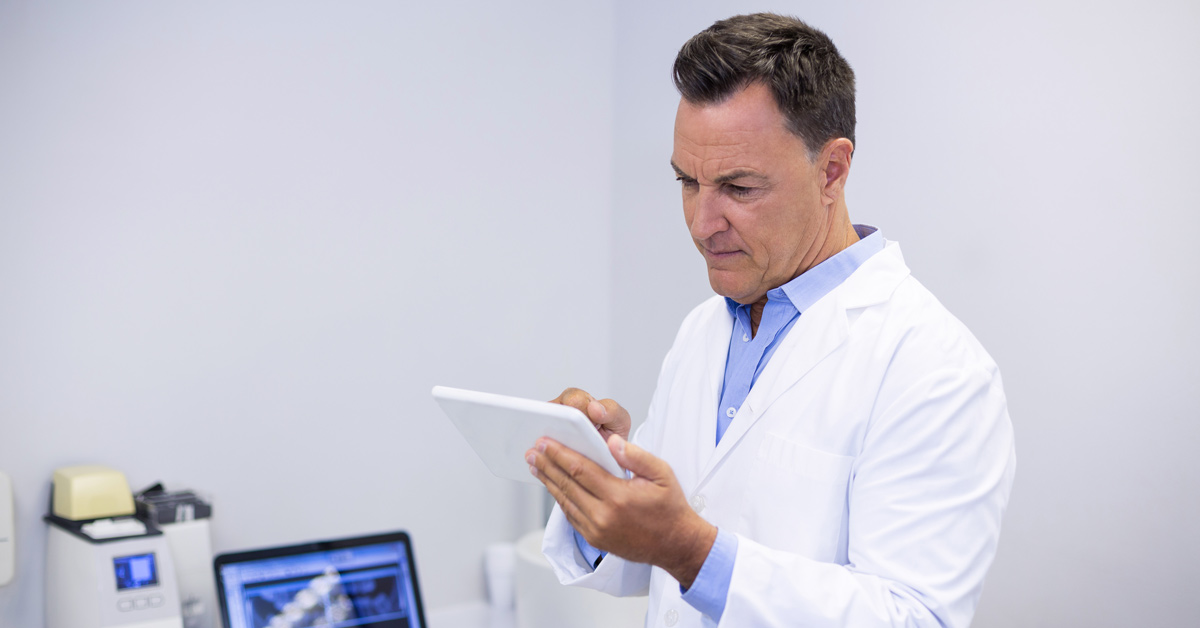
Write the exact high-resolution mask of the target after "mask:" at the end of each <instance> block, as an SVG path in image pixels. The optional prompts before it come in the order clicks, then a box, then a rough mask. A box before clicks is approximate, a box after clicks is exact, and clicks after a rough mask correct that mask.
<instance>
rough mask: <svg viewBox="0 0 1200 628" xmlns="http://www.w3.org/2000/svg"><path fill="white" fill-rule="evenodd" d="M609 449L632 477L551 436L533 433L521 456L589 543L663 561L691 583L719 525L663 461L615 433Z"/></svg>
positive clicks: (660, 564)
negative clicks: (698, 508) (692, 501)
mask: <svg viewBox="0 0 1200 628" xmlns="http://www.w3.org/2000/svg"><path fill="white" fill-rule="evenodd" d="M608 448H609V450H610V451H612V454H613V457H614V458H616V459H617V463H618V464H620V465H621V467H622V468H625V469H628V470H629V471H631V472H633V477H632V478H629V479H624V478H618V477H616V476H614V475H612V474H611V473H609V472H608V471H605V470H604V469H602V468H601V467H600V466H599V465H597V464H596V463H594V462H592V461H591V460H588V459H587V458H585V457H584V456H582V455H580V454H579V453H577V452H575V451H574V450H572V449H570V448H568V447H566V446H564V445H562V444H561V443H558V442H557V441H554V440H552V439H549V438H540V439H538V441H537V444H536V445H535V446H534V448H533V449H530V450H529V451H527V452H525V460H526V461H527V462H528V463H529V465H530V472H531V473H533V474H534V475H535V476H537V478H538V479H539V480H541V481H542V483H543V484H545V485H546V489H547V490H549V491H550V494H551V495H553V496H554V499H555V500H556V501H557V502H558V505H559V506H560V507H561V508H562V511H563V514H564V515H566V517H567V521H569V522H570V523H571V525H572V526H574V527H575V529H576V530H577V531H578V532H579V533H580V534H582V535H583V538H585V539H587V542H588V543H590V544H591V545H592V547H595V548H596V549H599V550H603V551H606V552H610V553H612V554H616V555H617V556H620V557H621V558H624V559H626V560H631V561H634V562H639V563H650V564H652V565H656V566H658V567H662V568H663V569H665V570H666V571H667V572H668V573H670V574H671V576H673V577H674V578H675V579H676V580H677V581H678V582H679V583H680V584H681V585H683V586H684V588H690V587H691V586H692V582H693V581H694V580H695V579H696V574H697V573H699V572H700V567H701V566H702V565H703V564H704V559H705V558H707V557H708V552H709V550H710V549H712V544H713V541H715V540H716V538H717V529H716V527H714V526H713V525H712V524H710V523H708V522H707V521H705V520H704V519H702V518H701V517H700V515H698V514H696V513H695V511H693V510H692V508H691V506H689V505H688V502H687V498H686V497H685V496H684V494H683V489H682V488H681V487H680V486H679V481H678V480H676V479H675V473H674V472H673V471H671V467H670V465H668V464H667V463H666V461H664V460H662V459H661V458H657V457H655V456H653V455H652V454H650V452H648V451H646V450H644V449H642V448H641V447H638V446H637V445H634V444H633V443H629V442H626V441H625V439H623V438H621V437H620V436H618V435H616V434H614V435H612V436H610V437H609V439H608Z"/></svg>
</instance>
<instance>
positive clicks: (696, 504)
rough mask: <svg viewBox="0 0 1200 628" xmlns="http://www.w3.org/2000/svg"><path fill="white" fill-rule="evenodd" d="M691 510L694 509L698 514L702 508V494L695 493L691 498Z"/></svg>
mask: <svg viewBox="0 0 1200 628" xmlns="http://www.w3.org/2000/svg"><path fill="white" fill-rule="evenodd" d="M692 510H695V511H696V514H700V511H702V510H704V496H703V495H697V496H695V497H693V498H692Z"/></svg>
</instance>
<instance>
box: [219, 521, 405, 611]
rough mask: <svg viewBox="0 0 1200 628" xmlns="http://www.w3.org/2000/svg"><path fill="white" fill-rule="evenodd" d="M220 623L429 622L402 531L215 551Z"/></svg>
mask: <svg viewBox="0 0 1200 628" xmlns="http://www.w3.org/2000/svg"><path fill="white" fill-rule="evenodd" d="M213 567H214V569H215V570H216V575H217V599H219V600H220V602H221V614H222V617H223V619H224V622H225V623H224V626H225V628H307V627H309V626H322V627H327V628H350V627H352V626H353V627H356V628H358V627H362V628H427V624H426V623H425V613H424V610H423V608H422V606H421V590H420V588H419V587H418V586H417V567H416V563H415V562H414V561H413V551H412V542H411V541H410V540H409V538H408V534H406V533H404V532H390V533H386V534H375V535H371V536H360V537H353V538H346V539H337V540H333V541H317V542H314V543H304V544H301V545H289V546H286V547H273V548H268V549H260V550H253V551H246V552H232V553H228V554H221V555H219V556H217V557H216V559H214V560H213Z"/></svg>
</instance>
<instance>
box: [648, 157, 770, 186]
mask: <svg viewBox="0 0 1200 628" xmlns="http://www.w3.org/2000/svg"><path fill="white" fill-rule="evenodd" d="M671 167H672V168H674V169H675V174H677V175H679V176H680V177H683V178H684V179H688V180H694V179H695V177H693V176H691V175H689V174H687V173H686V172H684V171H683V170H682V169H681V168H680V167H679V166H677V165H676V164H675V160H674V159H672V160H671ZM743 178H748V179H758V180H760V181H766V180H767V177H766V176H765V175H762V174H760V173H758V172H755V171H753V170H746V169H744V168H739V169H737V170H734V171H733V172H727V173H725V174H723V175H721V176H719V177H717V178H716V179H713V183H714V184H716V185H722V184H725V183H729V182H730V181H736V180H737V179H743Z"/></svg>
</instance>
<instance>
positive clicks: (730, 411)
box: [725, 408, 737, 419]
mask: <svg viewBox="0 0 1200 628" xmlns="http://www.w3.org/2000/svg"><path fill="white" fill-rule="evenodd" d="M735 414H737V408H729V409H728V410H726V411H725V416H727V417H729V418H731V419H732V418H733V415H735Z"/></svg>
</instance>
